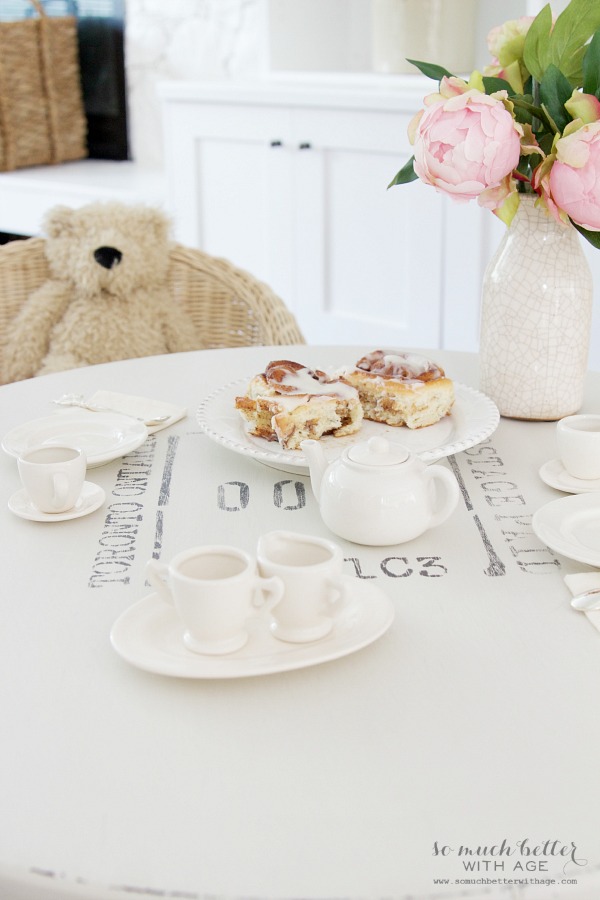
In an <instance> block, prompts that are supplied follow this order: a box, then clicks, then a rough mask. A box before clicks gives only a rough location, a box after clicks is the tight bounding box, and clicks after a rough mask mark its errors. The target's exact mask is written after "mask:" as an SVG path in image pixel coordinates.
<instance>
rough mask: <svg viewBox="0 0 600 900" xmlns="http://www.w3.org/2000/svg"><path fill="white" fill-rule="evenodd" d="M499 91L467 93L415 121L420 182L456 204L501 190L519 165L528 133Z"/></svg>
mask: <svg viewBox="0 0 600 900" xmlns="http://www.w3.org/2000/svg"><path fill="white" fill-rule="evenodd" d="M500 94H502V95H504V94H505V92H499V93H498V94H496V95H495V96H488V95H486V94H483V93H481V92H480V91H478V90H467V91H464V92H463V93H459V94H455V95H454V96H452V97H450V98H449V99H441V100H438V101H437V102H435V103H433V104H432V105H431V106H428V107H427V108H426V109H425V110H424V112H422V114H421V115H420V118H416V119H415V120H413V123H412V129H411V132H410V137H411V139H413V142H414V155H415V162H414V169H415V172H416V173H417V175H418V176H419V178H420V179H421V180H422V181H424V182H425V183H426V184H430V185H433V187H435V188H436V189H437V190H439V191H442V192H443V193H446V194H449V195H450V196H451V197H453V198H454V199H455V200H458V201H462V202H466V201H467V200H472V199H474V198H475V197H477V198H478V199H479V202H480V203H481V204H482V205H487V204H486V199H485V195H484V191H486V190H487V189H489V188H497V187H498V185H500V184H501V182H502V181H503V180H504V179H505V178H506V176H507V175H509V174H510V172H512V170H513V169H514V168H515V167H516V166H517V165H518V162H519V155H520V152H521V143H520V138H521V135H522V129H521V127H520V126H519V125H518V123H517V122H515V120H514V118H513V116H512V115H511V113H510V112H509V111H508V109H506V107H505V105H504V103H503V102H502V99H501V97H500Z"/></svg>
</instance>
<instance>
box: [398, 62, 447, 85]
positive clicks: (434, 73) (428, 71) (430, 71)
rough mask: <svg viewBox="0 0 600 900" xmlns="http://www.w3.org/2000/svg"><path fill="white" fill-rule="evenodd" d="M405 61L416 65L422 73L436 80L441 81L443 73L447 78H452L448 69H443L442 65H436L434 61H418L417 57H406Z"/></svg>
mask: <svg viewBox="0 0 600 900" xmlns="http://www.w3.org/2000/svg"><path fill="white" fill-rule="evenodd" d="M406 62H409V63H410V64H411V65H412V66H416V67H417V69H419V70H420V71H421V72H422V73H423V75H427V77H428V78H434V79H435V80H436V81H441V80H442V78H443V77H444V76H445V75H446V76H447V77H448V78H454V75H452V73H451V72H449V71H448V69H444V67H443V66H437V65H436V64H435V63H428V62H420V61H419V60H417V59H407V60H406Z"/></svg>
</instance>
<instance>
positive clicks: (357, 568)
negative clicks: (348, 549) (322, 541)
mask: <svg viewBox="0 0 600 900" xmlns="http://www.w3.org/2000/svg"><path fill="white" fill-rule="evenodd" d="M344 562H350V563H352V565H353V566H354V574H355V575H356V577H357V578H377V575H363V571H362V568H361V565H360V560H359V559H357V557H356V556H347V557H346V558H345V559H344Z"/></svg>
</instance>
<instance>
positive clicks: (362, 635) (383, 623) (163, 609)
mask: <svg viewBox="0 0 600 900" xmlns="http://www.w3.org/2000/svg"><path fill="white" fill-rule="evenodd" d="M349 580H350V581H352V588H351V590H350V591H349V598H348V600H347V601H346V603H345V604H344V605H343V606H342V608H341V609H340V611H339V613H338V615H337V616H336V618H335V623H334V626H333V628H332V630H331V631H330V632H329V634H328V635H327V636H326V637H324V638H322V639H321V640H320V641H315V642H314V643H311V644H288V643H285V642H284V641H278V640H277V638H275V637H274V636H273V635H272V634H271V632H270V630H269V623H270V617H268V616H266V617H262V618H260V617H257V618H256V619H254V621H253V623H252V625H254V627H253V628H252V629H250V628H249V631H250V637H249V639H248V642H247V643H246V644H245V646H244V647H242V648H241V649H239V650H237V651H236V652H234V653H229V654H228V655H227V656H220V657H215V656H212V657H209V656H201V655H200V654H198V653H192V652H191V651H189V650H188V649H187V648H186V647H185V645H184V643H183V634H184V630H185V629H184V626H183V624H182V623H181V621H180V620H179V618H178V617H177V614H176V613H175V610H174V609H173V607H171V606H168V605H167V604H166V603H165V602H164V601H163V600H161V599H160V597H159V596H158V594H149V595H148V596H147V597H144V598H143V599H142V600H139V601H138V602H137V603H135V604H134V605H133V606H131V607H130V608H129V609H127V610H126V611H125V612H124V613H123V614H122V615H121V616H120V617H119V618H118V619H117V621H116V622H115V623H114V625H113V627H112V630H111V633H110V640H111V643H112V645H113V647H114V649H115V650H116V651H117V653H118V654H119V655H120V656H122V657H123V659H125V660H127V662H129V663H131V664H132V665H133V666H137V667H138V668H140V669H145V670H146V671H148V672H155V673H158V674H160V675H171V676H175V677H179V678H247V677H248V676H251V675H270V674H273V673H275V672H287V671H290V670H292V669H302V668H304V667H306V666H316V665H318V664H319V663H324V662H328V661H329V660H333V659H338V658H339V657H341V656H347V655H348V654H350V653H354V652H355V651H356V650H360V649H362V648H363V647H366V646H367V645H368V644H371V643H372V642H373V641H375V640H376V639H377V638H378V637H380V636H381V635H382V634H383V633H384V632H385V631H387V629H388V628H389V627H390V625H391V624H392V621H393V619H394V606H393V604H392V601H391V600H390V599H389V597H388V596H387V595H386V594H385V593H384V592H383V591H382V590H381V589H380V588H377V587H375V586H374V585H372V584H371V583H370V582H364V581H360V580H359V579H356V578H349Z"/></svg>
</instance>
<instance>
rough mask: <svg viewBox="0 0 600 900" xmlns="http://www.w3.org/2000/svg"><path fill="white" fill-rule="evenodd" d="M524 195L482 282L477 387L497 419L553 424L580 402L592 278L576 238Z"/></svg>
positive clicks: (587, 346)
mask: <svg viewBox="0 0 600 900" xmlns="http://www.w3.org/2000/svg"><path fill="white" fill-rule="evenodd" d="M535 199H536V197H535V196H534V195H527V194H522V195H521V197H520V200H521V202H520V204H519V208H518V210H517V212H516V214H515V217H514V219H513V220H512V222H511V224H510V226H509V228H508V229H507V231H506V234H505V235H504V237H503V239H502V241H501V243H500V246H499V247H498V250H497V251H496V254H495V256H494V257H493V258H492V260H491V262H490V264H489V265H488V267H487V269H486V272H485V275H484V280H483V296H482V310H481V334H480V346H479V364H480V387H481V390H482V391H483V392H484V393H485V394H487V395H488V396H489V397H491V398H492V400H494V402H495V403H496V405H497V406H498V408H499V410H500V414H501V415H503V416H507V417H509V418H514V419H533V420H544V421H552V420H556V419H560V418H562V417H563V416H567V415H570V414H571V413H574V412H577V410H578V409H579V407H580V406H581V403H582V399H583V388H584V381H585V374H586V368H587V358H588V350H589V342H590V328H591V318H592V275H591V271H590V267H589V265H588V262H587V259H586V257H585V255H584V253H583V249H582V247H581V243H580V236H579V234H578V233H577V231H576V230H575V229H574V228H573V226H572V225H562V224H561V223H559V222H556V221H555V219H553V218H552V217H551V216H550V215H549V214H548V213H547V212H546V211H545V210H544V209H543V208H540V207H537V206H535V205H534V202H535Z"/></svg>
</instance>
